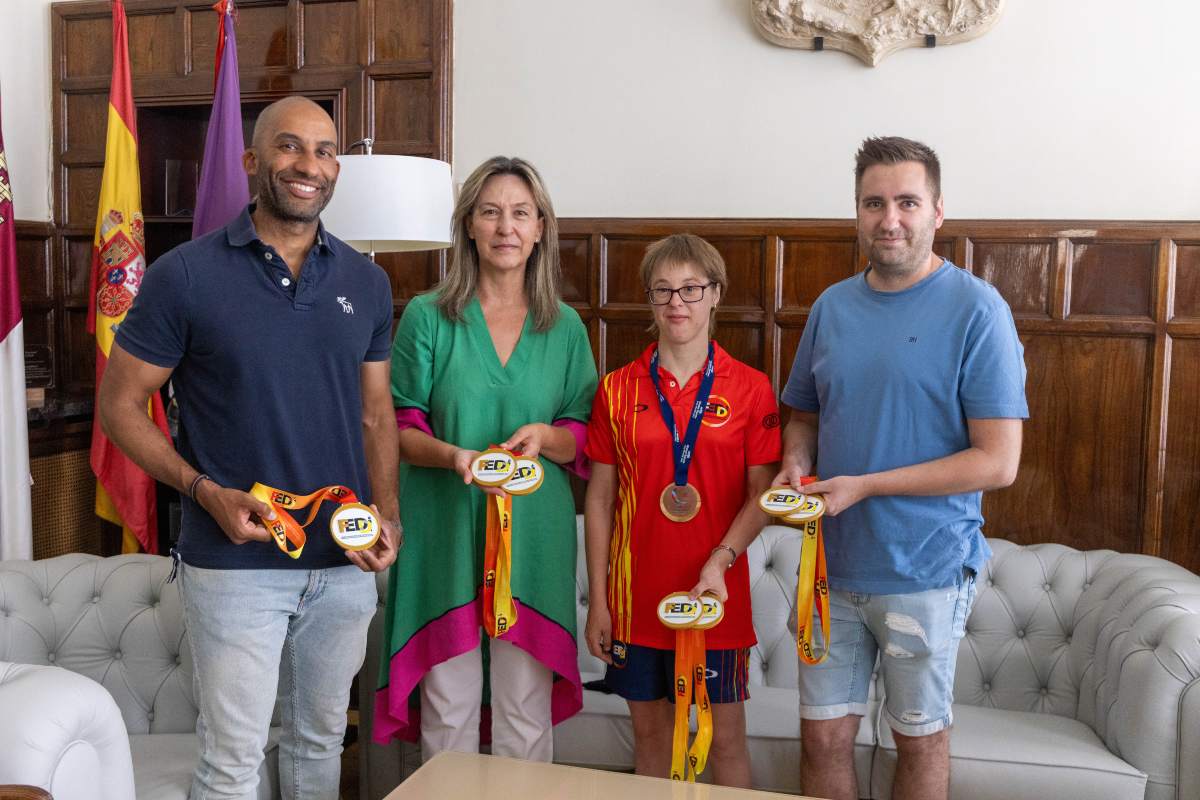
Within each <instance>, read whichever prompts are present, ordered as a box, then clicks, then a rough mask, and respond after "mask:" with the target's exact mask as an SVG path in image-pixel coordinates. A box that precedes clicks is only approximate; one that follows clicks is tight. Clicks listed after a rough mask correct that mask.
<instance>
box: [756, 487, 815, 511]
mask: <svg viewBox="0 0 1200 800" xmlns="http://www.w3.org/2000/svg"><path fill="white" fill-rule="evenodd" d="M804 500H805V495H804V494H802V493H801V492H797V491H796V490H795V489H793V488H792V487H790V486H773V487H771V488H770V489H767V490H766V491H765V492H763V493H762V496H761V497H759V498H758V507H759V508H761V509H762V510H763V511H765V512H767V513H768V514H770V515H771V516H773V517H786V516H787V515H788V514H792V513H795V512H796V511H797V510H798V509H799V508H800V507H801V506H803V505H804Z"/></svg>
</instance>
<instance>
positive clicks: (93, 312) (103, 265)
mask: <svg viewBox="0 0 1200 800" xmlns="http://www.w3.org/2000/svg"><path fill="white" fill-rule="evenodd" d="M112 30H113V72H112V86H111V87H110V88H109V92H108V134H107V141H106V144H105V148H104V176H103V177H102V178H101V181H100V198H99V208H98V209H97V213H96V237H95V241H94V245H93V248H92V275H91V282H90V289H89V292H88V296H89V297H90V298H92V303H91V304H90V306H89V308H88V333H95V335H96V387H97V389H98V388H99V386H100V379H101V378H102V377H103V375H104V367H105V365H106V364H107V363H108V354H109V352H110V351H111V350H112V343H113V339H114V338H116V333H117V328H118V326H120V324H121V322H122V321H124V319H125V314H126V313H127V312H128V311H129V307H130V306H131V305H132V304H133V298H134V297H136V296H137V293H138V288H139V287H140V286H141V284H142V277H143V276H144V275H145V274H146V231H145V221H144V220H143V218H142V190H141V179H140V178H139V176H138V157H137V117H136V114H135V111H134V106H133V87H132V85H131V83H130V80H129V41H128V33H127V31H126V27H125V5H124V3H123V0H113V3H112ZM147 413H149V415H150V417H151V419H153V420H154V422H155V423H156V424H157V425H158V427H159V429H160V430H162V432H163V435H164V436H168V434H167V420H166V415H165V414H164V413H163V405H162V399H161V398H160V397H159V396H158V393H155V394H154V396H153V397H152V398H151V400H150V403H149V405H148V408H147ZM91 460H92V471H93V472H95V473H96V479H97V483H96V514H97V516H99V517H101V518H103V519H106V520H108V521H109V522H112V523H114V524H117V525H120V526H121V527H122V529H123V531H124V536H123V541H122V550H123V551H124V552H137V550H138V549H139V547H140V548H141V549H142V550H144V551H145V552H147V553H157V552H158V520H157V514H156V507H155V506H156V504H155V498H154V491H155V486H154V479H153V478H151V477H150V476H149V475H147V474H146V473H145V472H143V471H142V470H141V468H140V467H138V466H137V465H136V464H134V463H133V462H132V461H131V460H130V459H129V458H128V457H127V456H126V455H125V454H124V453H122V452H121V451H120V450H119V449H118V448H117V446H116V445H114V444H113V443H112V442H110V441H109V440H108V437H107V436H105V435H104V432H103V431H102V430H101V429H100V420H99V417H98V416H97V418H95V419H94V420H93V422H92V459H91Z"/></svg>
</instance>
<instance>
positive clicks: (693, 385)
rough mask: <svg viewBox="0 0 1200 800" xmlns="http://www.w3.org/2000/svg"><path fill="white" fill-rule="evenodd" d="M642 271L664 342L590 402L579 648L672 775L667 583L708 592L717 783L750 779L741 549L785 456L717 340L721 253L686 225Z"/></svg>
mask: <svg viewBox="0 0 1200 800" xmlns="http://www.w3.org/2000/svg"><path fill="white" fill-rule="evenodd" d="M641 272H642V281H643V283H644V285H645V287H646V296H647V299H648V300H649V302H650V308H651V311H652V313H653V315H654V329H655V330H656V331H657V334H658V341H657V342H655V343H654V344H651V345H650V346H649V347H647V348H646V350H645V352H644V353H643V354H642V356H641V357H640V358H638V359H637V360H636V361H633V362H631V363H629V364H627V365H625V366H624V367H621V368H620V369H617V370H615V371H613V372H611V373H609V374H608V375H605V376H604V379H603V380H602V381H601V384H600V388H599V390H598V391H597V393H596V399H595V402H594V405H593V407H592V417H591V422H590V424H589V428H588V444H587V455H588V456H589V457H590V458H591V460H592V477H591V481H590V482H589V484H588V490H587V500H586V508H585V511H586V513H585V527H586V548H587V565H588V578H589V584H590V588H589V594H590V603H589V606H588V619H587V628H586V633H585V635H586V638H587V644H588V649H589V650H590V651H591V652H592V654H593V655H595V656H596V657H598V658H600V659H602V660H603V661H604V662H605V663H607V664H608V665H609V666H608V668H607V670H606V674H605V683H606V684H607V685H608V687H609V688H610V689H611V690H612V691H614V692H615V693H617V694H619V695H620V696H622V697H624V698H625V699H626V700H627V701H628V703H629V711H630V716H631V718H632V720H633V732H634V760H635V766H636V769H637V772H638V773H639V774H644V775H656V776H660V777H666V776H667V775H668V774H669V773H670V772H671V755H672V729H673V725H674V721H673V717H674V710H673V707H672V702H671V698H673V687H672V681H673V678H674V669H673V668H674V661H675V653H674V647H675V631H673V630H671V629H669V628H667V627H665V626H664V625H663V624H662V623H661V622H660V621H659V619H658V615H657V606H658V602H659V601H660V600H661V599H662V598H663V597H664V596H666V595H667V594H670V593H672V592H690V594H691V595H692V596H693V597H698V596H699V595H700V594H701V593H703V592H711V593H713V594H715V595H716V596H717V597H719V598H720V599H721V600H722V601H723V602H724V603H725V616H724V618H723V619H722V620H721V622H719V623H718V624H717V625H716V626H715V627H713V628H711V629H709V630H707V631H706V635H705V639H706V641H705V647H706V651H707V652H706V661H707V670H706V675H707V680H706V685H707V690H708V697H709V700H710V701H711V702H712V704H713V722H714V726H713V727H714V736H713V741H712V747H711V755H710V760H711V763H712V765H713V773H714V778H715V780H716V782H717V783H719V784H723V785H726V786H749V785H750V757H749V753H748V752H747V749H746V722H745V714H744V710H743V703H744V701H745V699H746V698H747V696H748V693H747V691H746V673H747V660H748V656H749V652H750V647H751V646H752V645H754V644H755V638H754V629H753V627H752V625H751V614H750V585H749V572H748V570H747V568H746V560H745V559H744V558H742V557H741V556H742V554H743V553H744V552H745V550H746V547H747V546H748V545H749V544H750V542H752V541H753V540H754V538H755V537H756V536H757V535H758V534H759V532H760V531H761V530H762V527H763V525H764V524H766V522H767V517H766V515H764V514H763V513H762V512H761V511H760V510H759V509H758V504H757V501H758V496H759V495H760V494H761V493H762V492H763V491H765V490H766V489H767V488H768V487H769V486H770V483H771V478H772V477H773V476H774V475H775V466H774V465H775V462H777V461H778V460H779V450H780V442H779V413H778V411H779V409H778V405H777V403H776V400H775V394H774V392H773V391H772V389H771V384H770V381H769V380H768V379H767V376H766V375H764V374H763V373H762V372H759V371H758V370H756V369H753V368H752V367H749V366H747V365H746V364H743V363H742V362H740V361H738V360H737V359H735V358H733V356H731V355H729V354H728V353H727V352H725V350H724V349H723V348H721V346H720V345H718V344H716V342H714V341H713V340H712V333H713V330H714V328H715V313H716V307H717V305H718V304H719V303H720V301H721V299H722V296H723V295H724V293H725V288H726V284H727V278H726V272H725V263H724V261H723V260H722V259H721V256H720V254H719V253H718V252H717V251H716V249H715V248H714V247H713V246H712V245H710V244H709V243H708V242H706V241H704V240H703V239H701V238H699V237H697V236H692V235H690V234H679V235H675V236H669V237H667V238H666V239H663V240H661V241H658V242H655V243H654V244H652V245H651V246H650V247H649V248H648V249H647V250H646V255H645V257H644V258H643V260H642V269H641Z"/></svg>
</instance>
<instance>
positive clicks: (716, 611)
mask: <svg viewBox="0 0 1200 800" xmlns="http://www.w3.org/2000/svg"><path fill="white" fill-rule="evenodd" d="M724 616H725V604H724V603H722V602H721V601H720V600H718V599H717V598H716V597H714V596H713V595H711V594H702V595H700V619H698V620H696V624H695V625H694V626H693V627H696V628H700V629H701V630H707V629H708V628H711V627H713V626H714V625H716V624H717V623H718V622H720V621H721V619H722V618H723V617H724Z"/></svg>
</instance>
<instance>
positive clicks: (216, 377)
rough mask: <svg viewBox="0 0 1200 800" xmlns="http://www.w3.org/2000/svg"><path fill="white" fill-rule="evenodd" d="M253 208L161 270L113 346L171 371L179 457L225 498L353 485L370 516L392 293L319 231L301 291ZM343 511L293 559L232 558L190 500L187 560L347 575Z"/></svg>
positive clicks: (316, 524) (261, 549)
mask: <svg viewBox="0 0 1200 800" xmlns="http://www.w3.org/2000/svg"><path fill="white" fill-rule="evenodd" d="M253 208H254V206H253V205H251V206H250V207H249V208H248V209H246V210H244V211H243V212H242V213H241V215H240V216H238V218H237V219H235V220H234V221H233V222H231V223H230V224H229V225H228V226H227V227H225V228H224V229H222V230H218V231H213V232H212V233H209V234H207V235H205V236H202V237H200V238H199V239H195V240H193V241H190V242H188V243H186V244H182V245H180V246H179V247H176V248H175V249H173V250H171V251H170V252H168V253H166V254H165V255H163V256H162V257H161V258H159V259H157V260H156V261H155V262H154V263H153V264H152V265H151V266H150V268H149V269H148V270H146V276H145V278H144V280H143V282H142V286H141V289H140V291H139V292H138V296H137V299H136V300H135V301H134V304H133V307H132V308H131V309H130V311H129V314H128V316H127V317H126V318H125V321H124V322H123V323H121V327H120V329H119V331H118V332H117V337H116V342H117V344H119V345H120V346H121V347H122V348H123V349H124V350H126V351H128V352H129V353H131V354H132V355H134V356H136V357H137V358H140V359H142V360H143V361H146V362H149V363H151V364H154V365H156V366H159V367H165V368H168V369H172V370H173V372H172V374H171V381H172V383H173V385H174V389H175V396H176V399H177V401H178V403H179V442H178V447H179V454H180V455H181V456H182V457H183V458H184V459H185V460H186V461H187V462H188V463H190V464H191V465H192V466H193V467H195V468H196V469H198V470H200V471H201V472H205V473H208V474H209V475H210V476H212V479H213V480H215V481H216V482H217V483H218V484H220V485H221V486H228V487H234V488H238V489H242V490H248V489H249V488H250V487H251V485H253V484H254V483H256V482H259V483H265V484H267V485H268V486H272V487H275V488H277V489H285V490H287V491H290V492H295V493H298V494H308V493H309V492H312V491H315V490H317V489H319V488H321V487H322V486H328V485H330V484H343V485H345V486H349V487H350V488H351V489H353V490H354V492H355V493H356V494H357V495H358V497H359V498H360V499H361V500H362V501H363V502H364V503H369V502H370V488H369V485H368V483H367V468H366V460H365V458H364V455H363V433H362V388H361V382H360V375H359V372H360V368H361V366H362V364H363V362H366V361H384V360H386V359H387V358H388V357H389V356H390V344H391V342H390V339H391V329H392V295H391V286H390V283H389V282H388V279H387V276H386V274H385V273H384V272H383V270H381V269H380V268H379V267H378V266H376V265H375V264H373V263H372V262H371V261H370V260H368V259H367V258H366V257H364V256H363V255H361V254H359V253H357V252H355V251H354V250H352V249H351V248H350V247H349V246H348V245H346V244H345V243H344V242H342V241H340V240H338V239H336V238H334V237H333V236H330V235H329V234H328V233H326V232H325V230H324V228H323V227H321V226H318V231H317V242H316V244H314V245H313V247H312V249H311V250H310V251H309V253H308V255H307V257H306V258H305V261H304V266H303V268H302V269H301V271H300V278H299V280H293V279H292V274H291V272H290V271H289V270H288V267H287V264H286V263H284V261H283V259H282V258H280V256H279V254H278V253H277V252H275V250H274V249H273V248H271V247H270V246H269V245H266V244H264V243H263V242H262V241H261V240H260V239H259V238H258V234H257V233H256V232H255V230H254V223H253V222H252V220H251V218H250V212H251V211H252V210H253ZM333 509H334V504H333V503H331V502H326V503H325V504H324V506H323V507H322V510H321V514H320V515H319V516H318V517H317V519H316V520H314V521H313V523H312V524H311V525H309V526H308V528H307V532H308V544H307V545H306V546H305V548H304V553H303V555H302V556H301V557H300V558H299V559H292V558H289V557H287V556H286V555H284V554H283V553H282V552H281V551H280V550H279V548H278V547H276V545H275V543H274V542H248V543H246V544H243V545H235V544H234V543H233V542H231V541H230V540H229V538H228V537H227V536H226V535H225V533H224V532H223V531H222V530H221V528H220V527H219V526H218V525H217V523H216V521H215V520H214V519H213V518H212V517H211V516H209V514H208V512H206V511H205V510H204V509H203V508H201V507H200V506H199V505H197V504H194V503H192V502H191V501H190V500H189V499H188V498H186V497H185V498H184V499H183V529H182V533H181V535H180V541H179V545H178V550H179V553H180V555H181V557H182V558H183V561H184V562H185V563H187V564H191V565H193V566H197V567H204V568H212V569H289V568H299V569H319V568H323V567H332V566H344V565H346V564H347V563H348V562H347V560H346V556H345V554H344V552H343V551H342V550H341V548H339V547H338V546H337V545H336V544H335V543H334V542H333V540H332V538H331V537H330V535H329V526H328V519H329V515H330V514H331V513H332V512H333ZM300 513H301V514H302V515H307V513H308V512H307V510H306V511H304V512H300ZM299 521H300V522H303V521H304V519H303V516H301V518H300V519H299Z"/></svg>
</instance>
